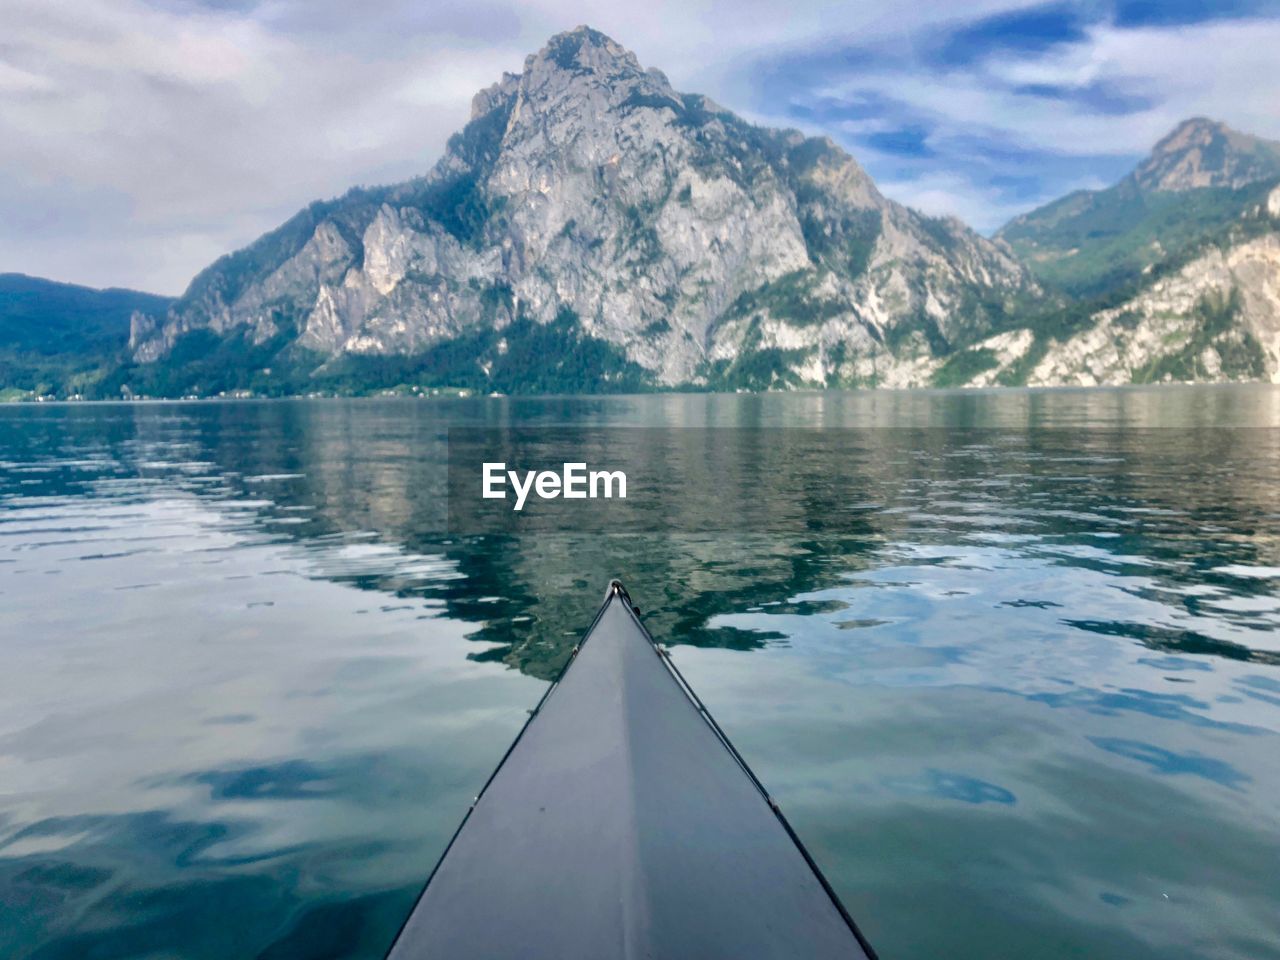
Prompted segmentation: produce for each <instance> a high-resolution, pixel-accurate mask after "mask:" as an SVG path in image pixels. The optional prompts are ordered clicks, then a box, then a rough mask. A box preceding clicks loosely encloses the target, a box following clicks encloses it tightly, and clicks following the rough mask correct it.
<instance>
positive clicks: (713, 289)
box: [64, 27, 1280, 396]
mask: <svg viewBox="0 0 1280 960" xmlns="http://www.w3.org/2000/svg"><path fill="white" fill-rule="evenodd" d="M1277 231H1280V143H1276V142H1273V141H1268V140H1264V139H1262V138H1258V137H1253V136H1250V135H1247V134H1243V133H1239V132H1237V131H1235V130H1232V129H1231V128H1230V127H1228V126H1226V125H1225V124H1222V123H1219V122H1217V121H1213V120H1209V119H1207V118H1204V117H1192V118H1189V119H1188V120H1186V121H1183V122H1182V123H1180V124H1178V125H1177V126H1176V127H1175V128H1174V129H1173V130H1172V131H1170V132H1169V133H1168V134H1167V135H1166V136H1164V137H1162V138H1161V139H1160V141H1158V142H1157V143H1156V144H1155V146H1154V147H1153V149H1152V151H1151V152H1150V153H1149V154H1148V155H1147V156H1146V157H1145V158H1143V159H1142V160H1141V161H1139V163H1138V164H1137V165H1136V166H1135V168H1134V169H1133V170H1132V171H1131V172H1130V173H1129V174H1127V175H1126V176H1125V177H1123V178H1122V179H1121V180H1120V181H1118V182H1117V183H1115V184H1113V185H1112V186H1111V187H1108V188H1106V189H1103V190H1094V191H1077V192H1075V193H1072V194H1068V195H1067V196H1065V197H1062V198H1060V199H1058V200H1056V201H1053V202H1052V203H1050V204H1047V205H1045V206H1043V207H1041V208H1039V209H1037V210H1034V211H1030V212H1028V213H1026V214H1023V215H1021V216H1019V217H1016V218H1014V219H1013V220H1011V221H1010V223H1008V224H1006V225H1005V227H1003V228H1001V230H1000V231H998V232H997V234H996V236H995V237H993V238H992V239H985V238H983V237H980V236H979V235H977V234H976V233H974V232H973V231H972V230H970V229H968V228H967V227H965V226H964V224H962V223H960V222H959V221H958V220H955V219H954V218H935V217H929V216H926V215H924V214H921V213H919V212H917V211H914V210H912V209H910V208H908V207H905V206H903V205H901V204H898V203H895V202H894V201H892V200H890V199H888V198H886V197H885V196H884V195H883V194H882V193H881V192H880V191H879V189H878V188H877V186H876V184H875V182H874V181H873V180H872V178H871V177H870V176H869V175H868V174H867V173H866V172H865V171H864V170H863V169H862V167H861V166H860V165H859V164H858V163H857V161H856V160H855V159H854V158H853V157H851V156H850V155H849V154H848V153H846V152H845V151H844V150H842V149H841V148H840V147H838V146H837V145H836V144H835V143H834V142H832V141H831V140H830V139H828V138H820V137H819V138H815V137H806V136H805V135H803V134H801V133H800V132H798V131H794V130H775V129H770V128H765V127H759V126H755V125H753V124H750V123H748V122H747V121H745V120H742V119H741V118H739V117H738V116H736V115H735V114H733V113H732V112H731V111H728V110H726V109H725V108H723V107H721V106H720V105H718V104H716V103H714V102H713V101H711V100H709V99H708V98H706V97H704V96H701V95H699V94H688V93H681V92H678V91H676V90H674V89H673V88H672V87H671V85H670V83H669V82H668V80H667V78H666V76H665V75H664V74H663V73H662V71H660V70H658V69H655V68H649V69H645V68H644V67H642V66H641V64H640V63H639V61H638V60H637V58H636V57H635V55H634V54H633V53H631V52H630V51H628V50H626V49H625V48H624V47H622V46H621V45H620V44H618V43H616V42H615V41H614V40H612V39H610V38H609V37H607V36H605V35H604V34H601V33H599V32H598V31H595V30H592V29H591V28H589V27H579V28H577V29H576V30H573V31H568V32H566V33H562V34H557V35H556V36H555V37H553V38H551V40H550V41H549V42H548V43H547V44H546V45H545V46H544V47H543V48H542V49H541V50H539V51H538V52H536V53H534V54H531V55H530V56H529V57H527V58H526V60H525V62H524V66H523V69H522V71H521V72H520V73H505V74H504V75H503V76H502V77H501V78H500V79H499V80H498V81H497V82H496V83H494V84H492V85H490V86H489V87H486V88H484V89H482V90H480V91H479V92H477V93H476V94H475V96H474V97H473V98H472V104H471V119H470V120H469V122H468V123H467V124H466V125H465V126H464V127H463V129H462V130H460V131H459V132H458V133H456V134H455V135H454V136H453V137H451V138H450V140H449V141H448V144H447V146H446V148H445V150H444V152H443V154H442V155H441V157H440V158H439V160H438V161H437V162H436V163H435V164H434V165H433V166H432V167H431V168H430V169H429V170H428V171H427V172H426V173H424V174H422V175H421V176H418V177H414V178H412V179H410V180H407V181H404V182H401V183H396V184H389V185H386V186H380V187H359V188H353V189H351V190H349V191H348V192H347V193H345V194H343V195H342V196H340V197H336V198H333V199H330V200H324V201H316V202H314V203H312V204H310V205H308V206H307V207H305V208H303V209H302V210H301V211H299V212H298V213H297V214H295V215H294V216H293V217H291V218H290V219H289V220H287V221H285V222H284V223H283V224H281V225H280V226H279V227H277V228H276V229H274V230H272V231H269V232H267V233H265V234H263V235H262V236H261V237H260V238H259V239H258V240H256V241H255V242H254V243H252V244H250V245H248V246H247V247H245V248H242V249H240V250H237V251H234V252H232V253H229V254H227V255H225V256H223V257H221V258H219V259H218V260H216V261H215V262H214V263H213V264H211V265H210V266H209V267H207V268H206V269H204V270H202V271H201V272H200V273H199V274H197V275H196V277H195V278H193V280H192V282H191V284H190V285H189V287H188V289H187V290H186V291H185V292H184V293H183V295H182V296H181V297H180V298H177V299H176V300H156V301H147V302H144V303H142V304H140V306H141V309H139V310H137V311H136V312H134V313H133V315H132V316H131V318H130V323H129V331H128V342H127V352H126V353H125V355H124V356H123V357H122V358H121V361H122V362H120V363H118V364H117V365H116V366H115V367H114V368H112V369H107V366H108V365H107V364H105V363H103V362H97V368H96V369H97V374H96V375H94V376H92V377H89V378H87V381H86V378H85V377H84V376H81V377H80V378H79V379H78V380H77V381H76V383H77V386H76V391H77V392H79V390H80V388H81V387H85V388H86V389H87V390H88V391H89V392H90V393H91V394H92V395H97V396H114V395H119V394H121V393H124V394H125V395H133V394H145V395H154V396H174V395H182V396H185V395H197V396H208V395H214V394H219V393H230V392H251V393H254V394H263V395H286V394H298V393H313V392H321V393H325V392H368V391H370V390H377V389H383V388H389V387H408V386H412V387H413V388H414V389H419V390H422V389H446V388H453V389H466V390H472V391H480V392H492V391H498V392H504V393H506V392H578V391H600V390H606V391H617V390H644V389H666V388H681V389H744V388H745V389H775V388H795V387H806V388H817V387H860V386H889V387H911V386H993V385H1020V384H1033V385H1053V384H1067V383H1071V384H1087V383H1129V382H1149V381H1152V380H1157V381H1158V380H1164V379H1211V380H1214V379H1217V380H1221V379H1228V380H1229V379H1273V380H1275V379H1277V378H1280V292H1278V291H1280V281H1278V280H1277V277H1280V258H1278V257H1277V250H1278V249H1280V247H1277V245H1276V237H1277ZM100 360H101V358H99V361H100ZM64 392H65V391H64Z"/></svg>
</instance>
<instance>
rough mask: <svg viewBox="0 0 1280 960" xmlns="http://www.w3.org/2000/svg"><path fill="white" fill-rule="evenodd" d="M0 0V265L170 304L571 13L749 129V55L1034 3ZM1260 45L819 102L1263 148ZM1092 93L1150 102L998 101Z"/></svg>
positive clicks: (895, 185) (962, 189)
mask: <svg viewBox="0 0 1280 960" xmlns="http://www.w3.org/2000/svg"><path fill="white" fill-rule="evenodd" d="M166 2H168V5H165V3H166ZM0 3H3V5H4V7H5V12H4V23H5V36H4V39H3V41H0V270H22V271H26V272H30V273H36V274H41V275H46V276H53V277H57V278H60V279H68V280H76V281H80V282H88V283H94V284H127V285H132V286H137V287H142V288H148V289H153V290H158V291H161V292H177V291H179V290H180V289H181V288H182V287H184V286H185V284H186V282H187V280H188V279H189V278H190V277H191V275H192V274H193V273H194V272H195V271H196V270H197V269H199V268H200V267H202V266H204V265H205V264H207V263H208V262H209V261H210V260H212V259H213V258H214V257H215V256H216V255H218V254H220V253H223V252H226V251H227V250H230V249H233V248H235V247H237V246H240V245H243V244H245V243H247V242H249V241H251V240H252V239H253V238H254V237H256V236H257V235H258V234H260V233H261V232H263V231H264V230H267V229H270V228H271V227H273V226H275V225H277V224H278V223H280V222H281V221H282V220H283V219H284V218H285V217H287V216H288V215H290V214H291V213H293V212H294V211H295V210H297V209H299V208H300V207H302V206H303V205H304V204H306V203H307V202H309V201H310V200H313V199H317V198H321V197H328V196H333V195H336V194H339V193H341V192H343V191H344V190H346V189H347V188H348V187H349V186H351V185H354V184H357V183H365V184H368V183H377V182H388V181H394V180H398V179H402V178H405V177H408V176H412V175H415V174H420V173H423V172H425V171H426V170H427V169H429V168H430V166H431V164H432V163H433V162H434V161H435V159H436V157H437V156H438V155H439V153H440V150H441V149H442V147H443V144H444V141H445V139H446V138H447V137H448V135H449V134H450V133H452V132H454V131H455V130H457V129H458V128H460V127H461V126H462V124H463V123H464V122H465V121H466V119H467V116H468V111H469V104H470V98H471V95H472V94H473V93H474V92H475V91H477V90H478V89H480V88H481V87H484V86H486V85H488V84H489V83H492V82H493V81H494V80H496V79H497V78H498V77H499V75H500V74H501V73H502V71H503V70H518V69H519V68H520V65H521V64H522V62H523V59H524V56H525V55H526V54H527V53H529V52H531V51H533V50H535V49H537V48H538V47H539V46H541V45H542V43H543V42H545V40H546V38H547V37H548V36H550V35H551V34H552V33H555V32H557V31H560V30H564V29H569V28H571V27H573V26H575V25H577V24H578V23H582V22H587V23H591V24H592V25H593V26H596V27H598V28H599V29H602V30H604V31H605V32H607V33H609V34H611V35H612V36H614V37H615V38H616V39H618V40H619V41H620V42H622V43H624V44H626V45H627V46H629V47H631V48H632V49H634V50H635V51H636V53H637V55H638V56H639V57H640V59H641V61H642V62H643V63H645V64H646V65H651V66H658V67H661V68H662V69H664V70H665V71H666V72H667V73H668V75H669V76H670V77H671V79H672V81H673V82H674V83H675V84H676V85H677V86H678V87H681V88H682V89H687V90H698V91H701V92H706V93H708V94H710V95H711V96H713V97H715V98H716V99H718V100H720V101H721V102H722V103H724V104H725V105H726V106H729V107H731V108H733V109H736V110H738V111H739V112H741V113H744V114H746V115H748V116H752V115H753V112H754V111H756V110H760V109H762V106H761V104H760V103H759V102H758V101H757V100H755V93H756V91H755V88H754V86H753V84H754V83H755V82H756V79H757V78H756V75H755V65H757V64H758V63H760V62H762V61H763V60H765V59H767V58H769V57H771V56H773V55H775V54H778V53H779V52H782V51H792V52H795V51H803V50H804V49H807V48H808V47H810V46H812V45H814V44H818V43H823V44H829V43H834V42H838V40H839V38H842V37H845V38H853V39H854V40H856V42H858V43H868V42H874V41H875V40H876V38H883V39H886V40H890V39H896V40H897V41H899V42H901V41H902V40H903V39H904V38H905V39H906V40H907V41H908V43H909V41H910V38H911V37H912V36H914V35H917V34H919V33H920V32H921V31H925V30H927V29H929V28H930V27H931V26H933V25H937V24H939V23H943V22H947V21H951V20H955V19H956V18H958V17H961V16H963V18H964V19H972V18H975V17H979V16H982V15H985V14H987V13H991V12H995V11H996V10H999V9H1008V8H1011V7H1017V6H1025V5H1027V4H1026V2H1025V0H984V2H981V3H977V4H970V5H967V6H966V9H965V10H964V11H962V12H957V10H956V8H955V5H954V4H953V3H946V2H940V0H930V2H925V3H920V4H902V3H900V2H897V0H869V2H864V3H857V4H851V3H830V2H817V0H796V2H793V3H791V4H788V5H786V6H780V5H779V4H777V3H776V2H773V0H747V2H745V3H744V2H730V0H690V2H676V0H653V2H650V3H645V4H635V3H620V2H614V3H570V2H567V0H533V2H525V3H520V4H519V5H516V6H507V5H503V3H502V0H489V2H487V3H486V2H484V0H480V2H474V0H473V2H470V3H468V2H463V0H435V2H431V3H424V2H422V0H392V2H389V3H386V4H381V5H377V6H369V5H353V4H350V3H348V2H339V0H310V2H305V3H304V2H301V0H264V2H262V3H259V4H257V5H254V4H253V3H252V2H249V3H246V4H245V5H243V6H242V7H240V8H236V7H234V6H225V5H218V6H210V7H200V6H198V5H197V4H195V3H193V2H190V0H181V2H179V0H156V2H153V3H145V2H142V0H0ZM1277 41H1280V24H1277V23H1276V22H1274V21H1265V22H1255V23H1225V24H1218V25H1210V26H1203V27H1196V28H1185V29H1163V30H1142V31H1124V30H1118V29H1115V28H1112V27H1103V28H1099V29H1097V30H1094V31H1093V32H1092V33H1090V34H1089V36H1088V37H1087V38H1086V39H1085V40H1084V41H1082V42H1081V43H1078V44H1074V45H1071V46H1068V47H1065V48H1058V49H1056V50H1053V51H1051V52H1050V53H1048V54H1046V55H1043V56H1040V57H1025V58H1021V59H1016V60H1007V61H1004V62H1000V63H996V62H990V63H987V64H984V65H982V66H981V67H979V68H975V69H969V70H963V71H954V72H953V73H952V74H950V75H947V76H945V77H942V78H939V77H937V76H930V75H927V74H922V73H918V72H911V71H907V72H902V71H888V70H879V71H876V72H864V73H861V74H860V75H859V76H858V77H857V78H856V82H836V83H834V84H833V85H832V86H833V90H832V92H834V93H837V94H840V93H845V94H847V93H849V92H850V91H851V90H854V89H857V90H867V89H874V90H879V91H882V92H883V93H884V94H886V95H888V96H892V97H893V98H895V99H897V100H900V101H905V102H907V103H908V104H910V105H911V106H912V107H914V108H917V109H919V110H922V111H927V112H928V113H929V114H930V115H931V116H932V117H934V118H936V120H937V122H938V129H937V130H936V131H935V132H934V134H933V136H934V137H935V138H936V139H937V142H938V143H939V144H945V143H947V142H948V141H956V140H959V139H960V138H963V137H965V136H969V135H972V134H974V133H977V134H979V135H983V136H986V135H992V136H999V137H1004V138H1006V139H1008V140H1009V141H1010V142H1012V143H1018V144H1023V145H1026V146H1028V147H1033V148H1038V149H1044V150H1050V151H1053V152H1055V153H1071V152H1075V153H1078V154H1081V155H1086V154H1090V155H1096V154H1098V153H1115V154H1135V153H1140V152H1142V151H1143V150H1145V149H1147V148H1148V147H1149V146H1150V144H1151V143H1152V142H1153V141H1154V139H1156V138H1157V137H1158V136H1160V135H1161V134H1163V133H1164V132H1165V131H1166V130H1167V129H1168V128H1169V127H1171V126H1172V125H1173V124H1174V123H1175V122H1176V121H1177V120H1179V119H1181V118H1182V117H1184V116H1186V115H1188V114H1190V113H1205V114H1209V115H1212V116H1217V117H1220V118H1222V119H1225V120H1227V121H1228V122H1230V123H1232V124H1233V125H1236V126H1239V127H1240V128H1242V129H1246V130H1251V131H1253V132H1258V133H1262V134H1270V135H1280V115H1277V113H1276V111H1275V108H1274V103H1275V102H1276V101H1277V100H1278V99H1280V97H1277V95H1276V89H1275V84H1274V83H1272V82H1271V81H1270V80H1269V79H1268V78H1270V77H1271V76H1272V75H1273V74H1274V70H1273V68H1272V64H1271V62H1270V61H1271V59H1272V57H1271V56H1269V53H1270V51H1274V50H1275V49H1276V48H1277ZM1225 51H1230V55H1229V56H1226V55H1224V52H1225ZM1100 80H1105V81H1108V82H1121V81H1123V82H1132V83H1143V84H1146V85H1147V87H1146V88H1148V89H1153V90H1155V91H1157V92H1158V93H1159V94H1160V98H1161V99H1160V103H1159V104H1157V105H1155V106H1153V107H1152V108H1151V109H1149V110H1145V111H1143V112H1142V113H1140V114H1137V115H1135V116H1130V117H1101V116H1097V115H1094V114H1091V113H1090V112H1088V111H1087V110H1083V109H1078V108H1073V107H1071V106H1069V105H1062V104H1059V105H1053V104H1050V103H1047V102H1045V101H1035V100H1033V99H1031V98H1027V97H1018V96H1015V95H1013V94H1011V93H1008V92H1007V85H1008V84H1009V83H1011V82H1018V83H1054V84H1066V85H1075V86H1084V85H1087V84H1089V83H1092V82H1096V81H1100ZM759 119H767V118H763V117H761V118H759ZM867 123H874V121H867ZM811 129H812V128H811ZM833 132H834V133H839V132H840V131H839V130H835V131H833ZM846 132H847V131H846ZM862 132H864V133H865V132H866V130H863V131H862ZM884 187H885V190H886V192H887V193H889V194H890V195H893V196H896V197H898V198H900V199H905V200H908V201H915V202H917V203H920V204H921V205H924V206H925V207H926V208H928V209H930V210H932V211H934V212H942V211H947V212H954V213H958V214H960V215H961V216H963V217H965V218H966V219H969V220H971V221H972V222H974V223H976V224H978V225H989V224H991V223H992V222H993V215H999V216H1003V215H1004V212H1005V211H1006V209H1007V208H1008V207H1009V204H1008V202H1007V201H1006V200H1004V199H1002V198H1001V196H1000V194H999V192H998V191H993V190H991V189H990V188H988V187H985V186H982V185H981V184H977V183H974V182H973V180H972V178H969V179H966V178H965V177H964V176H959V175H954V174H950V175H949V174H947V173H939V172H928V173H925V174H922V175H921V176H920V177H918V178H914V179H912V178H908V177H906V176H905V175H904V176H898V177H895V178H894V179H893V181H892V182H890V183H886V184H885V185H884Z"/></svg>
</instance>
